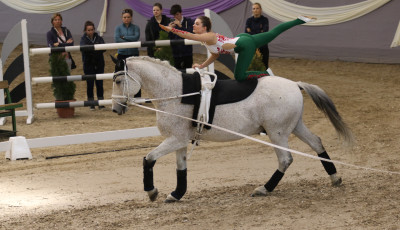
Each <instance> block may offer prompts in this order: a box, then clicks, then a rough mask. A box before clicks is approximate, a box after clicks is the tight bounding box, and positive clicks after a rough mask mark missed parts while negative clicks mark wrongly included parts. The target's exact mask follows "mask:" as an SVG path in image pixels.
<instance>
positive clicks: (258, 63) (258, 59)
mask: <svg viewBox="0 0 400 230" xmlns="http://www.w3.org/2000/svg"><path fill="white" fill-rule="evenodd" d="M248 71H266V69H265V65H264V63H263V61H262V55H261V53H260V52H258V50H257V52H256V53H255V54H254V57H253V59H252V61H251V64H250V66H249V68H248Z"/></svg>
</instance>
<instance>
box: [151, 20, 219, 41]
mask: <svg viewBox="0 0 400 230" xmlns="http://www.w3.org/2000/svg"><path fill="white" fill-rule="evenodd" d="M159 25H160V27H161V29H163V30H165V31H167V32H172V33H174V34H176V35H178V36H179V37H181V38H185V39H189V40H194V41H199V42H210V41H213V39H214V36H213V35H212V34H210V33H205V34H194V33H190V32H187V31H183V30H178V29H175V28H172V27H170V26H164V25H161V24H159Z"/></svg>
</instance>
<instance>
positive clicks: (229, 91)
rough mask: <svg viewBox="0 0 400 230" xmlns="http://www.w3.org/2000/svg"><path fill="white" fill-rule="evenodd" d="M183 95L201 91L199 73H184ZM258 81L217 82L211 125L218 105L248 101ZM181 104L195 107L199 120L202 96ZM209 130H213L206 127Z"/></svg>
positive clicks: (212, 95)
mask: <svg viewBox="0 0 400 230" xmlns="http://www.w3.org/2000/svg"><path fill="white" fill-rule="evenodd" d="M182 83H183V92H182V93H183V94H188V93H194V92H199V91H200V90H201V80H200V75H199V73H197V72H195V73H194V74H185V73H182ZM257 83H258V79H256V78H254V79H250V80H246V81H241V82H239V81H236V80H231V79H229V80H217V82H216V84H215V87H214V89H213V90H212V94H211V104H210V111H209V121H208V123H209V124H212V121H213V118H214V113H215V107H216V106H217V105H223V104H229V103H235V102H238V101H241V100H244V99H246V98H247V97H248V96H250V95H251V94H252V93H253V91H254V89H255V88H256V87H257ZM181 102H182V103H183V104H190V105H194V109H193V119H197V114H198V112H199V106H200V95H195V96H191V97H183V98H182V100H181ZM193 126H197V122H193ZM206 128H207V129H209V128H211V127H210V126H206Z"/></svg>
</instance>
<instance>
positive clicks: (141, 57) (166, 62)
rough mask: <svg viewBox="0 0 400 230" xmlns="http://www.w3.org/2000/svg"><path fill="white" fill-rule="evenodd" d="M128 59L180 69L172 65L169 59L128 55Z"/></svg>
mask: <svg viewBox="0 0 400 230" xmlns="http://www.w3.org/2000/svg"><path fill="white" fill-rule="evenodd" d="M126 61H127V62H128V61H148V62H152V63H154V64H158V65H161V66H164V67H167V68H169V69H170V70H174V71H178V72H179V70H177V69H176V68H175V67H173V66H171V65H170V64H169V62H168V61H163V60H160V59H156V58H152V57H149V56H139V57H128V58H127V59H126Z"/></svg>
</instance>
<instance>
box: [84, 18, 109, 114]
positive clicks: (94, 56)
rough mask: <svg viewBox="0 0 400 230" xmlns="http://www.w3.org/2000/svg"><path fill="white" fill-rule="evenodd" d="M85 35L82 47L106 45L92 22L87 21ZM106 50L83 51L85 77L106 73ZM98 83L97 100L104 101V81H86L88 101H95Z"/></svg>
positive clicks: (100, 107) (91, 107)
mask: <svg viewBox="0 0 400 230" xmlns="http://www.w3.org/2000/svg"><path fill="white" fill-rule="evenodd" d="M83 31H84V34H83V36H82V37H81V42H80V45H81V46H82V45H95V44H104V40H103V38H102V37H100V36H99V35H98V34H97V33H96V32H95V28H94V24H93V22H91V21H86V22H85V26H84V28H83ZM104 52H105V50H99V51H95V50H90V51H82V63H83V72H84V73H85V75H89V74H101V73H104V65H105V63H104V57H103V53H104ZM95 83H96V93H97V99H98V100H103V99H104V97H103V94H104V90H103V80H94V79H88V80H86V94H87V98H88V101H94V93H93V88H94V84H95ZM103 108H104V106H99V109H103ZM90 110H95V107H94V105H92V106H90Z"/></svg>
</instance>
